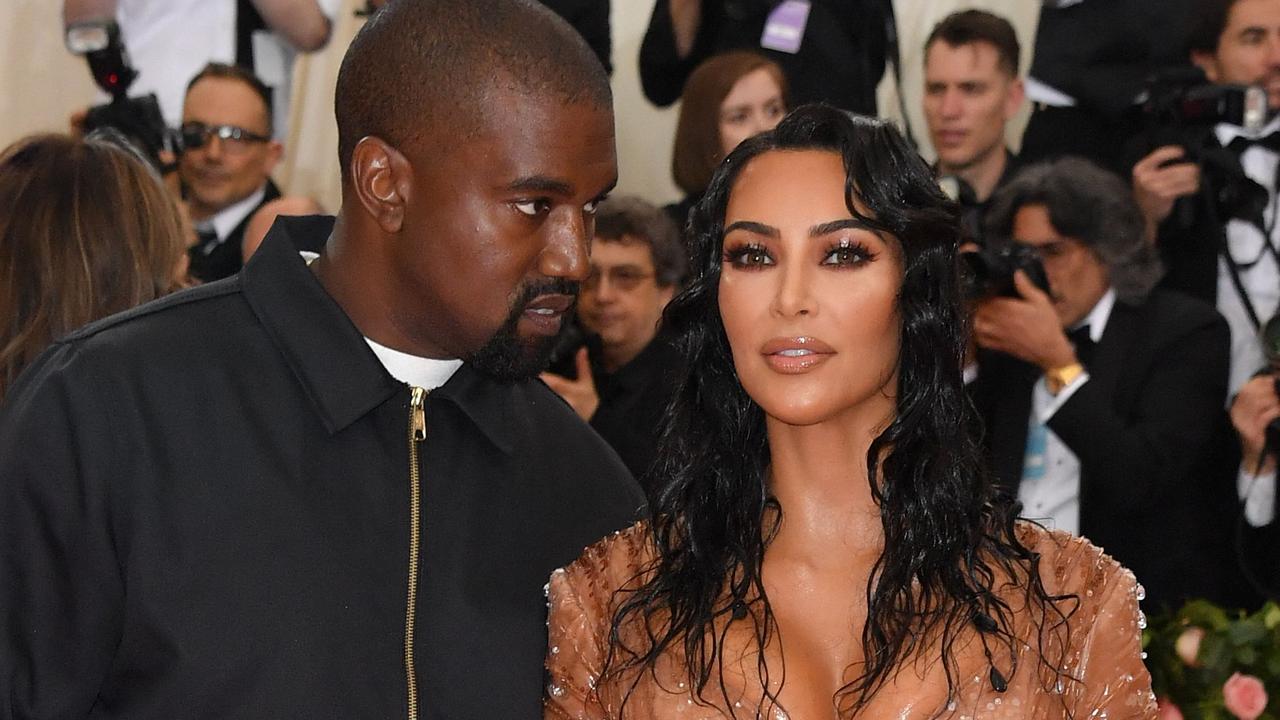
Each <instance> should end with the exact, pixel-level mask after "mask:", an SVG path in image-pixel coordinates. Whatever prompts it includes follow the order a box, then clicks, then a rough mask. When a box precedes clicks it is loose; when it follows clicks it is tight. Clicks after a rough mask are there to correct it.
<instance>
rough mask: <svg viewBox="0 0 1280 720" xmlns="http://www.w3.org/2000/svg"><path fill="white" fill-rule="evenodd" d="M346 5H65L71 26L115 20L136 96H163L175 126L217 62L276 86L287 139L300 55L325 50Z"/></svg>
mask: <svg viewBox="0 0 1280 720" xmlns="http://www.w3.org/2000/svg"><path fill="white" fill-rule="evenodd" d="M340 6H341V0H165V1H164V2H159V1H158V0H63V5H62V18H63V23H64V25H67V26H70V25H72V24H75V23H82V22H87V21H107V20H112V19H114V20H115V21H116V22H117V23H118V24H119V26H120V32H121V35H122V39H123V40H124V45H125V48H126V49H127V50H128V53H129V56H130V58H131V59H132V61H133V65H134V67H135V68H137V69H138V71H139V75H138V80H137V82H136V83H135V84H134V86H133V88H132V89H131V93H130V94H131V95H146V94H147V93H155V95H156V98H157V99H158V100H159V102H160V110H161V113H162V114H163V116H164V119H165V121H166V123H168V125H169V126H170V127H177V126H178V123H179V122H180V121H181V118H182V98H183V94H184V92H185V90H186V87H187V83H188V82H189V81H190V80H191V78H192V77H194V76H195V74H196V72H198V71H199V70H200V68H202V67H204V66H205V64H206V63H209V62H221V63H228V64H236V65H240V66H242V67H245V68H247V69H249V70H251V71H252V72H253V73H254V74H256V75H257V76H258V77H259V78H261V79H262V81H263V82H264V83H266V84H267V85H268V86H269V87H270V88H271V89H272V105H273V106H274V110H275V117H276V126H275V128H274V129H273V134H274V135H275V136H276V137H277V138H282V137H284V134H285V132H286V125H287V123H288V121H289V94H290V89H291V88H290V85H291V82H292V76H293V62H294V58H295V56H296V55H297V53H299V52H311V51H314V50H319V49H320V48H323V47H324V46H325V45H326V44H327V43H328V42H329V35H330V32H331V30H332V21H333V17H334V15H335V14H336V13H337V11H338V8H339V7H340Z"/></svg>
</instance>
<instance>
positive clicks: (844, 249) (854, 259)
mask: <svg viewBox="0 0 1280 720" xmlns="http://www.w3.org/2000/svg"><path fill="white" fill-rule="evenodd" d="M869 257H870V254H869V253H868V252H867V250H866V248H864V247H862V246H861V245H839V246H837V247H834V248H832V249H831V251H830V252H829V253H827V256H826V257H825V258H823V260H822V264H823V265H857V264H858V263H861V262H865V261H866V260H867V259H868V258H869Z"/></svg>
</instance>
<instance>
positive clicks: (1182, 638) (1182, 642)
mask: <svg viewBox="0 0 1280 720" xmlns="http://www.w3.org/2000/svg"><path fill="white" fill-rule="evenodd" d="M1203 639H1204V628H1202V627H1196V626H1195V625H1192V626H1191V627H1189V628H1187V629H1186V630H1183V631H1182V634H1181V635H1179V636H1178V639H1177V640H1175V641H1174V643H1173V651H1174V652H1175V653H1177V654H1178V657H1179V658H1181V659H1182V662H1184V663H1186V664H1187V665H1188V666H1189V667H1197V666H1198V665H1199V663H1198V662H1197V661H1196V656H1197V655H1199V654H1200V641H1201V640H1203Z"/></svg>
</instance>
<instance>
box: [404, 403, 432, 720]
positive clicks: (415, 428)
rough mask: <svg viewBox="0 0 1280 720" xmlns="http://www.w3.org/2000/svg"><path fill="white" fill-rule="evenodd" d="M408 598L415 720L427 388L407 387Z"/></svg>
mask: <svg viewBox="0 0 1280 720" xmlns="http://www.w3.org/2000/svg"><path fill="white" fill-rule="evenodd" d="M409 390H410V395H409V599H408V600H407V602H406V603H405V611H404V672H405V679H406V681H407V682H408V686H409V720H418V674H417V670H416V668H415V666H414V661H413V625H414V616H415V613H416V611H417V607H418V553H419V549H420V547H419V546H420V545H421V532H422V514H421V501H422V486H421V477H420V473H419V470H418V443H420V442H422V441H423V440H425V439H426V438H427V413H426V409H425V408H424V407H423V406H424V403H425V401H426V398H427V391H426V390H424V389H422V388H420V387H412V388H410V389H409Z"/></svg>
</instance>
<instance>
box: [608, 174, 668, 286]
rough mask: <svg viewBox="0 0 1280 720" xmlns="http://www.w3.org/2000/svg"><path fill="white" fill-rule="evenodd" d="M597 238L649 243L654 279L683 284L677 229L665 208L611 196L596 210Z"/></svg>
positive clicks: (630, 197)
mask: <svg viewBox="0 0 1280 720" xmlns="http://www.w3.org/2000/svg"><path fill="white" fill-rule="evenodd" d="M595 237H596V239H597V240H603V241H605V242H624V241H626V240H629V239H631V238H635V240H636V241H637V242H639V243H643V244H645V245H647V246H649V254H650V255H651V256H652V257H653V273H654V279H655V280H656V281H657V283H658V285H660V286H662V287H671V286H673V285H676V286H679V285H682V284H683V283H684V273H685V266H686V265H687V262H686V260H685V250H684V245H683V244H682V243H681V242H680V230H679V228H677V227H676V223H675V221H674V220H672V219H671V217H670V216H669V215H667V213H666V211H664V210H663V209H662V208H659V207H657V206H655V205H652V204H650V203H648V202H646V201H644V200H641V199H640V198H638V197H633V196H625V195H624V196H620V197H611V198H609V199H608V200H605V201H604V202H603V203H601V204H600V207H599V208H598V209H597V210H596V232H595Z"/></svg>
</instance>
